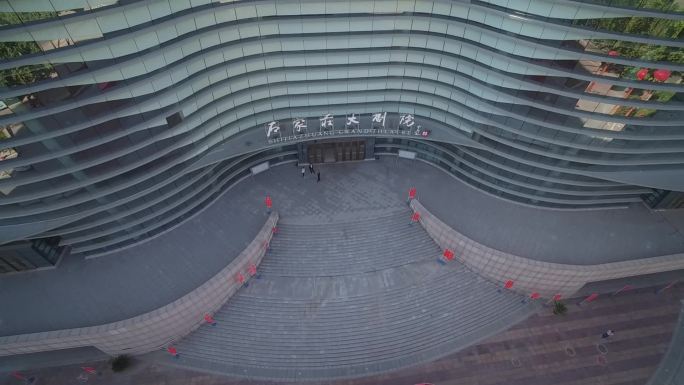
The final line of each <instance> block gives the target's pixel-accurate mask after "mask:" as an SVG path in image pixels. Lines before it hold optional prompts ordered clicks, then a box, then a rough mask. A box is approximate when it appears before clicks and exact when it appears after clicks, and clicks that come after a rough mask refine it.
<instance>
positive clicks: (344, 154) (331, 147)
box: [299, 138, 374, 164]
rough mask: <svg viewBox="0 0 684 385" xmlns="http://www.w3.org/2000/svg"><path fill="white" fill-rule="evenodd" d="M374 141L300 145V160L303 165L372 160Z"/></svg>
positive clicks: (326, 141) (365, 139) (325, 142)
mask: <svg viewBox="0 0 684 385" xmlns="http://www.w3.org/2000/svg"><path fill="white" fill-rule="evenodd" d="M373 139H374V138H363V139H361V138H352V139H347V140H315V141H311V142H305V143H300V145H299V160H300V162H301V163H311V164H320V163H335V162H350V161H357V160H365V159H372V158H373V146H374V140H373Z"/></svg>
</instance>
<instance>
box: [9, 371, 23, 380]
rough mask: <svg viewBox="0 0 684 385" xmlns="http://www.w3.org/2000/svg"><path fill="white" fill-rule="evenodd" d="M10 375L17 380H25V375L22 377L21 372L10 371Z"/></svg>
mask: <svg viewBox="0 0 684 385" xmlns="http://www.w3.org/2000/svg"><path fill="white" fill-rule="evenodd" d="M12 377H14V378H16V379H18V380H26V377H24V376H23V375H22V374H21V373H19V372H12Z"/></svg>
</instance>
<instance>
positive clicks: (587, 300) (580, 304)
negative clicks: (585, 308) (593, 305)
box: [577, 293, 599, 306]
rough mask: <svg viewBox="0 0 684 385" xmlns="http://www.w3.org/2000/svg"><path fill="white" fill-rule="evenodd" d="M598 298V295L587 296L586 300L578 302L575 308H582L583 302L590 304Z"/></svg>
mask: <svg viewBox="0 0 684 385" xmlns="http://www.w3.org/2000/svg"><path fill="white" fill-rule="evenodd" d="M598 296H599V295H598V293H593V294H591V295H589V296H588V297H587V298H585V299H583V300H581V301H579V302H578V303H577V306H582V304H583V303H585V302H591V301H593V300H595V299H596V298H598Z"/></svg>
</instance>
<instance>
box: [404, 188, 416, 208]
mask: <svg viewBox="0 0 684 385" xmlns="http://www.w3.org/2000/svg"><path fill="white" fill-rule="evenodd" d="M411 199H416V188H415V187H411V188H410V189H409V195H408V199H407V200H406V204H411Z"/></svg>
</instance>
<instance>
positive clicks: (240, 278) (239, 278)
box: [236, 273, 245, 283]
mask: <svg viewBox="0 0 684 385" xmlns="http://www.w3.org/2000/svg"><path fill="white" fill-rule="evenodd" d="M236 278H237V280H238V282H240V283H244V282H245V276H244V275H242V273H237V276H236Z"/></svg>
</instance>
